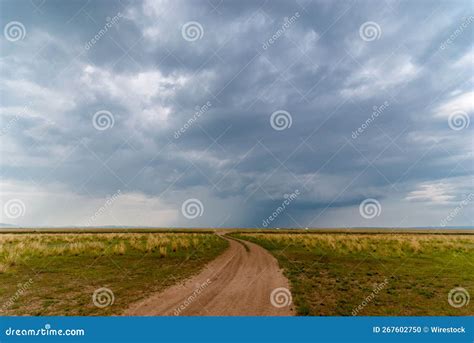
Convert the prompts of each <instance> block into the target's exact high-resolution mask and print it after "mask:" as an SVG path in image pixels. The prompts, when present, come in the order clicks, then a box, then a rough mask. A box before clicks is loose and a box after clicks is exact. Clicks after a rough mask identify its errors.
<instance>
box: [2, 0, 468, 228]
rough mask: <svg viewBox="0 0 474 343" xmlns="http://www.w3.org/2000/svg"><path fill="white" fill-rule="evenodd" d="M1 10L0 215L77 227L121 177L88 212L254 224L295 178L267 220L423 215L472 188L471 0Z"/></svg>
mask: <svg viewBox="0 0 474 343" xmlns="http://www.w3.org/2000/svg"><path fill="white" fill-rule="evenodd" d="M1 6H2V14H1V15H0V17H1V23H2V27H4V28H5V27H6V26H7V25H8V24H9V23H10V22H12V21H18V22H20V23H22V24H23V25H24V27H25V28H26V35H25V38H24V39H23V40H19V41H11V40H9V39H7V38H8V37H7V36H6V35H4V36H2V37H1V43H0V44H1V49H2V51H3V53H2V58H1V60H0V66H1V77H2V86H1V94H2V95H1V108H0V114H1V118H2V127H3V129H2V133H3V134H2V142H3V144H2V163H1V170H0V172H1V175H2V179H3V180H4V185H3V189H4V192H3V193H4V195H3V196H2V201H8V200H9V199H10V198H19V199H22V201H23V202H24V203H25V206H26V207H27V208H28V209H29V211H28V213H29V215H27V216H24V217H21V218H16V219H14V220H12V219H11V218H8V217H5V216H4V217H2V221H7V222H14V223H17V224H22V225H38V224H39V223H41V224H42V225H65V224H71V225H78V223H80V222H84V221H86V219H87V217H88V216H90V215H92V214H93V213H94V210H93V209H94V208H97V207H98V206H101V204H102V203H103V201H104V199H106V197H107V196H110V195H111V194H114V193H115V192H117V190H120V191H121V194H122V195H121V197H119V200H117V201H116V203H115V204H114V205H113V206H112V207H111V208H110V209H109V210H108V212H107V213H106V214H105V215H104V216H103V218H100V219H99V221H98V222H97V225H99V224H100V225H102V224H124V225H128V224H130V225H157V226H166V225H171V226H252V227H255V226H261V225H262V220H264V219H265V218H266V217H268V216H269V215H271V214H272V213H273V212H274V210H275V208H278V206H280V205H281V203H282V202H283V201H284V200H285V194H290V193H292V192H294V191H295V190H299V192H300V194H299V196H298V197H297V199H295V200H294V201H292V202H291V204H290V205H288V207H287V208H285V211H284V212H283V213H281V214H280V215H279V216H278V218H276V219H275V220H274V221H272V224H271V226H293V227H295V226H303V227H305V226H361V225H363V226H378V225H383V226H398V225H401V226H411V225H423V226H424V225H438V224H439V223H440V222H441V220H442V219H443V218H444V217H445V216H447V215H448V214H449V213H450V211H451V210H452V208H455V207H456V206H458V204H459V202H460V201H462V200H463V199H464V198H465V197H466V196H467V195H468V194H470V193H472V192H473V191H474V187H473V184H472V174H473V163H472V161H473V160H472V125H464V126H463V127H462V129H460V130H458V128H459V127H454V129H453V118H452V117H453V115H454V114H457V116H459V114H460V115H461V119H464V120H466V119H467V118H470V117H471V116H472V112H473V107H474V106H473V103H474V92H473V89H472V82H473V76H472V57H473V56H474V52H473V42H472V33H473V27H474V17H473V16H474V13H473V11H472V6H471V4H470V2H468V1H456V2H452V3H451V2H449V3H448V2H431V3H425V2H423V3H422V2H415V3H413V2H405V1H403V2H401V1H388V2H380V3H374V2H372V1H339V2H325V1H297V2H287V1H272V2H266V1H243V2H242V1H238V2H237V1H232V2H230V1H218V2H212V1H211V2H208V1H171V2H168V1H143V2H135V1H131V2H127V1H96V2H93V3H89V2H86V1H72V2H61V1H49V0H46V1H44V2H43V3H41V4H37V5H36V6H35V5H34V4H33V3H28V2H14V1H4V2H3V3H2V5H1ZM191 21H193V22H197V23H198V25H197V26H196V27H197V30H198V35H201V37H200V38H199V39H197V40H194V41H193V39H192V37H191V39H189V37H188V40H186V39H184V38H186V37H183V33H182V28H183V25H185V24H186V23H189V22H191ZM368 22H369V25H372V28H375V33H374V34H375V38H374V39H373V40H372V38H371V37H370V36H365V33H363V32H362V31H361V27H363V26H364V24H366V23H368ZM201 29H202V32H199V31H200V30H201ZM361 32H362V33H361ZM99 111H108V112H110V113H111V116H112V121H113V126H111V127H109V128H108V129H106V130H98V129H96V128H95V127H94V125H93V116H94V114H95V113H97V112H99ZM276 111H287V112H288V113H289V114H290V116H291V126H289V127H288V128H286V129H284V130H275V129H274V128H273V127H272V125H271V116H272V113H274V112H276ZM450 118H451V120H450ZM109 124H110V125H111V123H109ZM450 124H451V126H450ZM461 125H462V123H461ZM177 132H178V134H177ZM188 198H197V199H199V200H200V201H201V202H202V203H203V207H204V213H203V215H202V216H201V217H199V218H196V219H194V220H189V219H186V218H185V217H184V216H183V215H182V213H181V204H182V203H183V202H184V201H185V200H186V199H188ZM367 198H374V199H377V201H379V202H380V204H381V207H382V212H381V214H380V215H379V216H377V217H376V218H373V219H370V220H369V219H366V218H363V217H361V215H360V213H359V210H358V208H359V204H360V203H361V202H362V201H363V200H365V199H367ZM58 203H61V206H60V205H58ZM65 204H67V205H65ZM59 209H60V211H61V214H60V215H59V214H57V212H58V210H59ZM470 209H472V204H471V203H470V204H469V206H468V208H466V209H464V212H463V213H464V214H462V215H459V216H458V217H456V218H455V220H456V222H455V223H454V224H456V225H472V224H473V218H472V215H469V214H468V213H469V211H468V210H470ZM91 212H92V213H91ZM55 213H56V214H57V215H56V216H54V214H55ZM400 213H402V215H400ZM471 213H472V211H471Z"/></svg>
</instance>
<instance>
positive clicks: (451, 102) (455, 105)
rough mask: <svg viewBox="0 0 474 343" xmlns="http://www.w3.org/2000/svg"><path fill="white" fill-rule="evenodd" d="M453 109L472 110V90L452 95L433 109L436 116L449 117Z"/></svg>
mask: <svg viewBox="0 0 474 343" xmlns="http://www.w3.org/2000/svg"><path fill="white" fill-rule="evenodd" d="M455 111H463V112H466V113H469V112H472V111H474V91H471V92H466V93H462V94H460V95H457V96H455V97H452V98H450V99H448V100H447V101H445V102H444V103H442V104H441V105H439V106H438V107H437V108H436V109H435V114H436V116H439V117H449V116H450V115H451V113H453V112H455Z"/></svg>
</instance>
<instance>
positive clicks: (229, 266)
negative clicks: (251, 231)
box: [124, 238, 294, 316]
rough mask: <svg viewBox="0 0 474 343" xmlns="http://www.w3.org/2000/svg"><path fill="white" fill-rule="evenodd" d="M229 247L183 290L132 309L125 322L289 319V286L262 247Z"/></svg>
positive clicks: (175, 288) (167, 292)
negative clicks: (189, 318)
mask: <svg viewBox="0 0 474 343" xmlns="http://www.w3.org/2000/svg"><path fill="white" fill-rule="evenodd" d="M225 239H227V240H228V241H229V243H230V247H229V248H228V249H227V250H226V251H225V252H224V253H223V254H222V255H220V256H219V257H218V258H216V259H215V260H214V261H212V262H210V263H209V264H208V265H207V266H206V267H205V268H204V270H203V271H202V272H201V273H199V274H198V275H196V276H194V277H192V278H191V279H189V280H187V281H186V282H185V283H184V284H183V283H181V284H178V285H175V286H172V287H170V288H168V289H166V290H164V291H163V292H161V293H159V294H155V295H153V296H151V297H149V298H147V299H144V300H141V301H140V302H138V303H135V304H133V305H132V306H131V307H130V308H129V309H128V310H127V311H125V313H124V315H127V316H176V315H180V316H183V315H184V316H291V315H293V314H294V311H293V303H292V302H291V294H290V293H289V291H288V289H289V284H288V280H287V279H286V278H285V277H284V276H283V274H282V273H281V271H280V269H279V268H278V263H277V261H276V259H275V258H274V257H273V256H272V255H270V253H269V252H267V251H266V250H265V249H263V248H262V247H260V246H258V245H256V244H253V243H249V242H244V243H242V242H241V241H236V240H233V239H228V238H225Z"/></svg>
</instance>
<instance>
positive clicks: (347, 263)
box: [232, 231, 474, 316]
mask: <svg viewBox="0 0 474 343" xmlns="http://www.w3.org/2000/svg"><path fill="white" fill-rule="evenodd" d="M232 235H233V236H234V237H236V238H241V239H245V240H248V241H251V242H254V243H257V244H259V245H261V246H263V247H264V248H266V249H267V250H269V251H270V252H271V253H272V254H273V255H274V256H275V257H276V258H277V260H278V262H279V264H280V266H281V267H282V268H283V269H284V273H285V275H286V276H287V277H288V279H289V280H290V284H291V291H292V294H293V301H294V303H295V305H296V309H297V312H298V314H299V315H313V316H319V315H344V316H350V315H361V316H363V315H381V316H385V315H389V316H402V315H404V316H432V315H451V316H457V315H474V304H473V303H474V301H472V299H471V302H470V303H467V304H465V305H464V306H462V307H453V306H451V305H450V304H449V302H448V294H449V292H450V290H452V289H454V288H456V287H462V288H464V289H465V290H467V291H468V292H470V293H471V295H473V294H474V235H468V234H452V235H446V234H442V235H435V234H426V233H425V234H424V233H409V234H400V233H397V234H388V233H384V234H377V233H372V234H370V233H365V234H363V233H352V234H344V233H305V232H304V231H299V232H298V233H287V232H285V233H280V232H278V231H274V232H272V233H257V232H249V233H244V232H241V233H237V234H236V233H234V234H232ZM456 301H457V302H456ZM462 301H463V299H461V298H458V299H454V300H453V302H454V304H455V305H459V302H462Z"/></svg>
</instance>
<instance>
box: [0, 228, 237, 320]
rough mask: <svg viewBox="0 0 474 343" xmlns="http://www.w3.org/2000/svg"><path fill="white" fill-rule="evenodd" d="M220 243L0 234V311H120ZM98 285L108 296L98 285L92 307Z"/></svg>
mask: <svg viewBox="0 0 474 343" xmlns="http://www.w3.org/2000/svg"><path fill="white" fill-rule="evenodd" d="M227 246H228V243H227V241H225V240H223V239H222V238H220V237H218V236H217V235H215V234H213V233H212V232H202V233H196V232H194V233H179V232H158V233H151V232H150V233H25V234H23V233H21V234H20V233H18V234H0V315H111V314H120V313H121V312H122V311H123V310H124V309H125V308H127V307H128V306H129V305H130V304H131V303H132V302H134V301H136V300H139V299H141V298H143V297H146V296H149V295H151V294H152V293H153V292H156V291H160V290H162V289H164V288H165V287H168V286H170V285H172V284H175V283H177V282H178V281H180V280H183V279H184V278H186V277H189V276H190V275H192V274H193V273H196V272H197V271H199V270H200V269H201V268H202V267H204V265H205V264H206V263H207V262H209V261H211V260H212V259H214V258H215V257H216V256H217V255H219V254H220V253H221V252H222V251H224V250H225V248H226V247H227ZM104 287H105V288H108V289H110V290H111V291H112V293H113V298H114V301H113V303H111V304H109V303H110V301H111V295H110V294H108V295H107V294H105V295H104V293H103V292H102V295H99V296H98V297H97V302H98V303H99V305H104V304H108V306H105V307H98V306H96V305H95V304H94V302H93V294H94V291H96V290H97V289H100V288H104ZM107 297H108V298H107Z"/></svg>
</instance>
